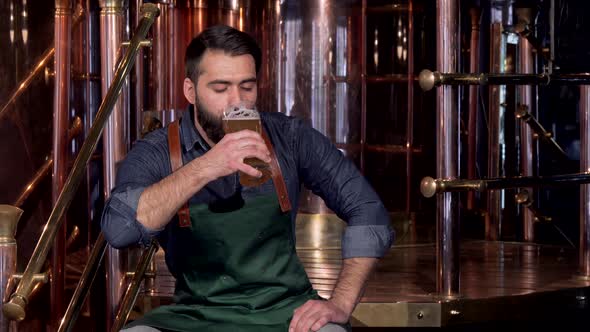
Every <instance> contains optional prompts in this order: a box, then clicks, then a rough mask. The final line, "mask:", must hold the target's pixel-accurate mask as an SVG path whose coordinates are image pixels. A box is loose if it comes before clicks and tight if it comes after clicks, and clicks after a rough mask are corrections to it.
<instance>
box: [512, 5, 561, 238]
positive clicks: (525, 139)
mask: <svg viewBox="0 0 590 332" xmlns="http://www.w3.org/2000/svg"><path fill="white" fill-rule="evenodd" d="M516 12H517V16H518V19H519V24H520V25H524V26H528V24H529V23H530V20H531V9H530V8H519V9H517V10H516ZM518 57H519V60H520V61H518V65H519V68H518V71H519V72H521V73H524V74H532V73H534V58H533V46H532V44H531V43H530V41H529V40H527V39H525V38H520V45H519V49H518ZM518 89H519V95H520V96H519V104H520V105H525V106H526V109H525V111H527V110H528V109H530V108H532V106H533V91H532V88H531V87H530V86H526V85H525V86H520V87H519V88H518ZM517 111H518V108H517ZM527 114H529V113H528V112H527ZM529 115H530V114H529ZM520 118H521V119H523V120H525V121H526V119H524V118H522V117H520ZM530 118H532V119H534V117H533V116H532V115H531V116H530ZM535 122H536V120H535ZM537 123H538V122H537ZM539 126H540V124H539ZM541 128H542V127H541ZM537 134H539V133H537ZM539 137H541V138H547V136H546V135H543V136H539ZM551 140H552V141H553V142H555V140H553V139H551ZM555 144H557V143H555ZM557 147H558V148H559V145H557ZM559 149H560V150H561V148H559ZM561 151H562V152H563V150H561ZM533 165H534V160H533V133H532V129H531V128H530V126H525V125H524V124H521V125H520V172H521V174H522V175H523V176H533V175H534V167H533ZM529 191H530V192H531V193H530V194H529V196H530V195H532V193H533V191H532V189H531V190H528V191H527V193H529ZM521 205H522V204H521ZM528 206H529V207H533V208H534V206H533V205H532V203H531V204H529V205H528ZM534 221H535V213H534V211H533V210H531V208H527V209H525V210H524V211H523V216H522V223H523V240H524V241H525V242H534V241H535V229H534Z"/></svg>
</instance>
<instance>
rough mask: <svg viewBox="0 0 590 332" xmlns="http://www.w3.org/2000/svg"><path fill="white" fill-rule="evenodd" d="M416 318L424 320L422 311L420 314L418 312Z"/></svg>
mask: <svg viewBox="0 0 590 332" xmlns="http://www.w3.org/2000/svg"><path fill="white" fill-rule="evenodd" d="M416 317H418V319H422V318H424V314H423V313H422V311H420V312H418V314H417V315H416Z"/></svg>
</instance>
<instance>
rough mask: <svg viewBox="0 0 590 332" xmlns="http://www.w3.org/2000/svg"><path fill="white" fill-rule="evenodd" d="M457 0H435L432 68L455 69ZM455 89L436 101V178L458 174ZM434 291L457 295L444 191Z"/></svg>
mask: <svg viewBox="0 0 590 332" xmlns="http://www.w3.org/2000/svg"><path fill="white" fill-rule="evenodd" d="M458 9H459V8H458V2H457V0H437V1H436V18H437V26H438V27H439V28H438V29H437V31H436V49H437V50H438V52H437V59H436V67H437V68H438V70H440V71H443V72H448V73H453V72H456V71H457V66H458V56H459V26H458V20H459V11H458ZM457 107H458V105H457V90H456V89H455V88H453V87H451V86H444V87H442V88H441V89H439V91H438V93H437V103H436V123H437V128H436V137H437V142H436V147H437V149H436V173H437V176H438V177H439V178H444V179H455V178H456V177H457V176H458V174H459V163H458V159H459V153H458V144H459V142H458V139H459V119H458V118H459V116H458V112H457ZM436 218H437V223H436V238H437V241H436V252H437V260H436V271H437V273H436V275H437V278H436V291H437V293H438V294H439V295H440V296H441V297H444V298H448V297H454V296H456V295H457V294H459V271H460V266H459V237H458V235H459V233H458V229H459V218H458V196H457V195H455V194H452V193H444V194H442V195H439V196H438V197H437V207H436Z"/></svg>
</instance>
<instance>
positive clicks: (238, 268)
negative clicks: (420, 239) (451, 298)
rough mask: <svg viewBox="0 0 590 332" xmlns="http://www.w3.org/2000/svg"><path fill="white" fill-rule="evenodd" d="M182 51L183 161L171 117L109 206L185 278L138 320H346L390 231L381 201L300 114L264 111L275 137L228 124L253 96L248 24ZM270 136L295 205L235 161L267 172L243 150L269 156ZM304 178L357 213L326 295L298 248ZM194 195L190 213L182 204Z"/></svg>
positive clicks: (267, 323) (110, 215) (186, 326)
mask: <svg viewBox="0 0 590 332" xmlns="http://www.w3.org/2000/svg"><path fill="white" fill-rule="evenodd" d="M185 60H186V79H185V81H184V91H183V92H184V95H185V97H186V98H187V100H188V101H189V102H190V103H191V107H190V109H189V112H187V114H186V115H185V116H184V117H183V118H182V119H181V120H180V124H179V127H180V133H179V134H180V143H181V146H182V159H183V164H184V166H182V167H181V168H179V169H178V170H176V171H174V172H173V171H172V167H171V161H170V160H171V159H170V158H171V155H170V154H171V150H170V148H169V143H170V142H171V141H173V140H174V138H173V137H169V134H168V133H169V132H170V131H169V130H171V129H170V128H162V129H158V130H156V131H154V132H152V133H151V134H149V135H148V136H146V138H145V139H143V140H139V141H137V142H136V144H135V146H134V148H133V149H132V150H131V151H130V152H129V154H128V156H127V158H126V159H125V160H124V161H123V162H122V164H121V166H120V168H119V170H118V174H117V185H116V187H115V189H113V192H112V195H111V197H110V199H109V201H108V202H107V204H106V207H105V212H104V214H103V218H102V229H103V232H104V234H105V236H106V238H107V240H108V242H109V243H110V244H111V245H112V246H114V247H116V248H123V247H126V246H129V245H133V244H136V243H144V244H146V243H148V242H149V241H150V240H151V238H152V237H154V236H156V237H157V239H158V241H159V243H160V244H161V246H162V248H163V249H164V251H165V253H166V263H167V265H168V268H169V269H170V271H171V273H172V274H173V275H174V277H175V278H176V287H175V288H176V289H175V297H174V302H175V304H174V305H171V306H162V307H159V308H156V309H155V310H153V311H152V312H149V313H147V314H146V315H145V316H144V317H143V318H141V319H139V320H137V321H134V322H132V323H131V324H130V325H131V326H132V327H131V328H129V331H154V329H156V330H155V331H158V330H165V331H230V330H232V331H286V330H289V331H296V332H301V331H305V332H307V331H309V330H312V331H345V330H347V329H349V326H348V325H347V324H348V321H349V318H350V315H351V313H352V311H353V310H354V308H355V306H356V304H357V303H358V301H359V299H360V296H361V292H362V289H363V285H364V283H365V281H366V279H367V277H368V275H369V274H370V272H371V271H372V269H373V268H374V266H375V264H376V262H377V259H378V258H379V257H381V256H383V255H384V254H385V253H386V252H387V250H388V248H389V247H390V245H391V243H392V237H393V234H392V231H391V228H390V226H389V219H388V214H387V211H386V210H385V209H384V207H383V205H382V203H381V201H380V200H379V198H378V197H377V195H376V194H375V192H374V191H373V189H372V188H371V187H370V186H369V184H368V183H367V182H366V180H365V179H364V178H363V177H362V176H361V175H360V174H359V172H358V171H357V170H356V168H355V167H354V165H353V164H352V163H351V162H350V161H349V160H348V159H346V158H345V157H344V156H343V155H342V154H341V153H340V152H339V151H338V150H337V149H336V148H335V147H334V146H333V145H332V144H331V143H330V141H329V140H328V139H327V138H325V137H324V136H322V135H321V134H320V133H319V132H317V131H315V130H314V129H312V128H311V127H309V126H307V125H305V124H304V123H303V122H302V121H300V120H297V119H294V118H289V117H287V116H284V115H283V114H280V113H277V112H261V114H260V117H261V121H262V125H263V128H264V132H265V133H266V134H267V135H268V137H269V138H270V142H272V145H271V146H267V145H266V144H265V141H264V140H263V138H262V137H261V135H259V134H258V133H256V132H253V131H247V130H245V131H240V132H236V133H231V134H230V133H228V134H225V133H224V131H223V127H222V121H221V117H222V112H223V111H224V110H225V109H226V108H227V107H228V106H230V105H237V104H240V103H246V104H251V105H252V104H255V102H256V97H257V81H256V74H257V72H258V70H259V68H260V63H261V51H260V49H259V48H258V46H257V44H256V42H255V41H254V40H253V39H252V38H251V37H250V36H248V35H247V34H246V33H243V32H240V31H238V30H235V29H233V28H230V27H226V26H215V27H212V28H209V29H207V30H205V31H203V32H202V33H201V34H200V35H199V36H198V37H196V38H195V39H194V40H193V41H192V42H191V43H190V45H189V46H188V48H187V51H186V59H185ZM172 133H174V131H172ZM170 135H172V134H170ZM269 147H270V148H271V149H272V150H274V153H275V154H276V159H277V160H278V164H279V166H280V169H281V170H282V179H281V180H280V181H284V183H285V184H286V187H287V194H288V199H289V202H290V204H291V206H292V207H293V209H291V211H290V213H284V212H282V210H281V209H280V208H279V201H280V200H279V198H278V197H277V192H276V191H275V186H274V181H273V180H269V181H268V182H266V183H264V184H263V185H261V186H259V187H243V186H241V185H240V183H239V181H238V173H237V172H238V171H241V172H243V173H246V174H248V175H251V176H254V177H260V176H261V173H260V172H259V171H258V170H256V169H254V168H252V167H251V166H249V165H247V164H245V163H244V159H245V158H258V159H260V160H262V161H264V162H266V163H270V162H271V155H272V154H271V151H270V150H269ZM301 184H305V185H306V186H307V187H308V188H310V189H311V190H313V191H314V192H315V193H317V194H319V195H320V196H321V197H322V198H323V199H324V200H325V201H326V203H327V205H328V206H329V207H330V208H331V209H332V210H334V211H335V212H336V213H337V214H338V215H339V216H340V217H341V218H342V219H343V220H345V221H346V222H347V223H348V227H347V228H346V231H345V234H344V236H343V240H342V246H343V247H342V254H343V259H344V260H343V267H342V272H341V274H340V276H339V280H338V282H337V285H336V287H335V289H334V292H333V294H332V296H331V298H330V299H329V300H325V299H322V298H320V297H319V296H318V295H317V293H316V292H315V291H314V290H313V289H312V287H311V284H310V283H309V280H308V279H307V276H306V274H305V271H304V270H303V267H302V265H301V263H300V262H299V260H298V258H297V256H296V252H295V245H294V243H295V239H294V229H295V226H294V223H295V216H296V213H297V211H296V210H297V208H296V206H297V201H298V196H299V189H300V185H301ZM187 201H188V202H189V205H190V217H191V218H190V221H188V223H187V222H186V221H185V222H182V220H179V218H178V217H176V216H175V215H176V213H177V211H179V209H181V211H182V206H183V205H184V204H185V203H186V202H187Z"/></svg>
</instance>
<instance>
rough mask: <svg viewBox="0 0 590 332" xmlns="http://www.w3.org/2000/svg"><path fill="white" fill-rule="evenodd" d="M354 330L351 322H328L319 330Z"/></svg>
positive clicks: (331, 331)
mask: <svg viewBox="0 0 590 332" xmlns="http://www.w3.org/2000/svg"><path fill="white" fill-rule="evenodd" d="M350 331H352V329H351V327H350V324H335V323H328V324H326V325H325V326H324V327H322V328H321V329H319V331H318V332H350Z"/></svg>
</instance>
